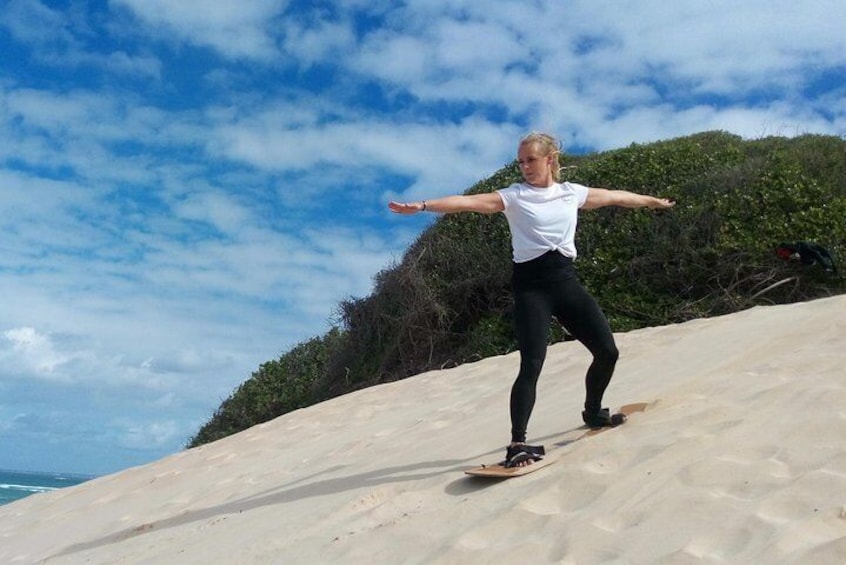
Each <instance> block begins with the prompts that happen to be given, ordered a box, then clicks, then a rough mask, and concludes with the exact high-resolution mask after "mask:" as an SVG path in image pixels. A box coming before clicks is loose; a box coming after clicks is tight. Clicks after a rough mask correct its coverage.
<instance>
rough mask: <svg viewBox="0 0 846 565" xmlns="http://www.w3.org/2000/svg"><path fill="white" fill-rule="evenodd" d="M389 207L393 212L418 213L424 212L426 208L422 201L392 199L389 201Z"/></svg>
mask: <svg viewBox="0 0 846 565" xmlns="http://www.w3.org/2000/svg"><path fill="white" fill-rule="evenodd" d="M388 208H390V209H391V212H394V213H396V214H416V213H417V212H422V211H423V210H424V206H423V203H422V202H411V203H407V202H394V201H393V200H391V201H390V202H388Z"/></svg>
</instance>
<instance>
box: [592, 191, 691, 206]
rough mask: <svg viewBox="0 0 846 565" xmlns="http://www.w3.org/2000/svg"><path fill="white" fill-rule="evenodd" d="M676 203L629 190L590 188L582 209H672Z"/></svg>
mask: <svg viewBox="0 0 846 565" xmlns="http://www.w3.org/2000/svg"><path fill="white" fill-rule="evenodd" d="M675 204H676V203H675V202H673V201H672V200H668V199H667V198H657V197H655V196H649V195H647V194H637V193H635V192H629V191H628V190H609V189H607V188H589V189H588V196H587V200H586V201H585V203H584V205H583V206H582V209H585V210H591V209H594V208H603V207H605V206H621V207H623V208H653V209H663V208H672V207H673V206H675Z"/></svg>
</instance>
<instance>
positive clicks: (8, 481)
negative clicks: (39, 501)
mask: <svg viewBox="0 0 846 565" xmlns="http://www.w3.org/2000/svg"><path fill="white" fill-rule="evenodd" d="M92 478H93V477H87V476H83V475H72V474H67V473H32V472H25V471H4V470H2V469H0V504H8V503H10V502H13V501H15V500H19V499H21V498H24V497H27V496H30V495H32V494H36V493H39V492H49V491H51V490H57V489H60V488H65V487H70V486H73V485H78V484H80V483H84V482H85V481H87V480H89V479H92Z"/></svg>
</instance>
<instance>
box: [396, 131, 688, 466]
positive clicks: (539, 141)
mask: <svg viewBox="0 0 846 565" xmlns="http://www.w3.org/2000/svg"><path fill="white" fill-rule="evenodd" d="M559 153H560V144H559V142H558V141H557V140H556V139H555V138H554V137H552V136H551V135H548V134H544V133H532V134H529V135H528V136H526V137H524V138H523V139H522V140H521V141H520V144H519V146H518V150H517V163H518V165H519V167H520V172H521V174H522V176H523V182H522V183H517V184H512V185H511V186H509V187H507V188H503V189H500V190H497V191H495V192H490V193H484V194H473V195H455V196H446V197H444V198H435V199H431V200H422V201H419V202H410V203H400V202H390V203H389V204H388V207H389V208H390V209H391V210H392V211H393V212H396V213H397V214H416V213H418V212H437V213H442V214H451V213H456V212H480V213H484V214H493V213H495V212H503V213H504V214H505V217H506V219H507V220H508V225H509V228H510V229H511V244H512V250H513V261H514V270H513V274H512V283H513V284H512V287H513V291H514V325H515V334H516V337H517V343H518V346H519V349H520V371H519V373H518V374H517V378H516V380H515V381H514V385H513V387H512V389H511V400H510V410H511V442H510V443H509V445H508V447H507V449H506V459H505V462H506V463H505V464H506V466H508V467H516V466H524V465H530V464H532V463H533V462H534V461H537V460H539V459H541V458H542V456H543V455H544V448H543V446H533V445H527V444H526V429H527V427H528V423H529V418H530V416H531V414H532V409H533V408H534V405H535V396H536V388H537V381H538V377H539V376H540V372H541V368H542V367H543V363H544V359H545V358H546V343H547V339H548V335H549V321H550V318H551V316H555V317H556V318H557V319H558V321H559V322H560V323H561V325H562V326H564V327H565V328H566V329H567V331H568V332H569V333H570V334H572V335H573V336H574V337H575V338H576V339H577V340H578V341H579V342H581V343H582V344H583V345H584V346H585V347H587V349H588V350H589V351H590V352H591V354H592V355H593V360H592V362H591V364H590V366H589V367H588V370H587V375H586V377H585V387H586V391H585V403H584V411H583V412H582V419H583V420H584V422H585V424H587V425H588V426H590V427H593V428H595V427H602V426H612V425H617V424H619V423H622V421H623V420H624V417H623V416H622V415H616V414H615V415H611V414H610V413H609V411H608V409H607V408H605V409H603V408H602V397H603V395H604V394H605V389H606V388H607V387H608V383H609V382H610V381H611V376H612V375H613V373H614V367H615V365H616V363H617V357H618V355H619V353H618V351H617V346H616V344H615V343H614V336H613V334H612V333H611V327H610V326H609V324H608V320H607V318H606V317H605V314H604V313H603V312H602V310H601V309H600V307H599V305H598V304H597V302H596V300H595V299H594V298H593V297H592V296H591V295H590V294H589V293H588V292H587V291H586V290H585V288H584V287H583V286H582V285H581V283H580V282H579V280H578V277H577V276H576V270H575V266H574V263H573V262H574V260H575V259H576V247H575V233H576V224H577V220H578V211H579V210H580V209H581V210H590V209H595V208H602V207H604V206H621V207H624V208H643V207H646V208H653V209H663V208H670V207H672V206H673V205H674V204H675V203H674V202H673V201H671V200H667V199H665V198H656V197H653V196H647V195H643V194H636V193H633V192H628V191H625V190H609V189H605V188H590V187H586V186H583V185H580V184H576V183H571V182H561V179H560V167H559V162H558V157H559Z"/></svg>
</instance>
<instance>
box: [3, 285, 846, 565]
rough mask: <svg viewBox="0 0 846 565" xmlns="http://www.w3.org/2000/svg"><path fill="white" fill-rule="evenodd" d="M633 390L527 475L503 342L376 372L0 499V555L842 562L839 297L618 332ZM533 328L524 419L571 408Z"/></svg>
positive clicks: (576, 369) (611, 396) (843, 373)
mask: <svg viewBox="0 0 846 565" xmlns="http://www.w3.org/2000/svg"><path fill="white" fill-rule="evenodd" d="M618 345H619V346H620V349H621V352H622V357H621V361H620V363H619V365H618V370H617V374H616V376H615V380H614V382H613V383H612V386H611V389H610V390H609V393H608V396H607V400H608V403H609V404H610V405H612V406H616V405H620V404H624V403H629V402H638V401H647V402H649V403H650V406H649V409H648V410H647V411H646V412H644V413H642V414H638V415H637V416H634V417H633V418H632V419H631V420H630V421H629V423H628V424H627V425H625V426H624V427H622V428H618V429H615V430H612V431H609V432H607V433H604V434H601V435H599V436H597V437H594V438H590V439H587V440H584V441H579V442H576V443H574V444H572V445H570V446H568V447H566V448H564V449H566V450H567V453H566V456H565V457H563V458H562V459H561V460H560V461H558V462H557V463H555V464H554V465H551V466H549V467H547V468H546V469H543V470H540V471H538V472H536V473H532V474H530V475H527V476H525V477H521V478H517V479H511V480H507V481H499V482H497V481H490V480H483V479H474V478H470V477H466V476H465V475H464V474H463V472H462V471H463V470H464V469H466V468H467V467H469V466H471V465H473V464H475V463H478V462H482V461H495V460H497V459H498V458H500V457H501V451H502V448H503V446H504V444H505V442H506V440H507V439H508V429H509V423H508V418H507V398H508V391H509V388H510V385H511V382H512V380H513V377H514V375H515V373H516V368H517V363H518V359H517V356H516V355H508V356H505V357H499V358H494V359H487V360H484V361H481V362H479V363H474V364H469V365H465V366H462V367H459V368H456V369H450V370H445V371H435V372H431V373H427V374H424V375H421V376H418V377H415V378H411V379H408V380H405V381H401V382H398V383H392V384H388V385H383V386H379V387H375V388H372V389H368V390H364V391H360V392H357V393H355V394H351V395H348V396H345V397H342V398H338V399H335V400H332V401H329V402H325V403H323V404H320V405H317V406H313V407H311V408H308V409H305V410H301V411H298V412H295V413H292V414H288V415H286V416H283V417H281V418H278V419H277V420H275V421H273V422H269V423H267V424H264V425H261V426H257V427H255V428H253V429H250V430H247V431H245V432H243V433H241V434H238V435H236V436H232V437H230V438H227V439H225V440H222V441H219V442H217V443H215V444H212V445H207V446H204V447H201V448H198V449H194V450H190V451H186V452H182V453H179V454H176V455H174V456H171V457H168V458H165V459H163V460H161V461H158V462H155V463H152V464H149V465H145V466H143V467H139V468H134V469H130V470H127V471H124V472H121V473H118V474H115V475H111V476H108V477H104V478H101V479H98V480H95V481H92V482H89V483H86V484H83V485H80V486H78V487H73V488H69V489H65V490H61V491H57V492H54V493H47V494H43V495H36V496H32V497H29V498H27V499H24V500H22V501H19V502H16V503H14V504H11V505H7V506H3V507H0V563H4V564H5V563H41V562H44V563H51V564H60V563H104V564H105V563H108V564H114V563H127V564H130V563H131V564H138V563H179V564H183V563H286V564H287V563H310V564H313V563H353V564H354V563H368V564H381V563H462V564H463V563H503V562H512V563H513V562H531V563H578V564H582V563H604V562H608V563H612V562H613V563H814V564H827V563H831V564H842V563H846V297H836V298H832V299H826V300H819V301H814V302H810V303H805V304H796V305H790V306H778V307H766V308H763V307H762V308H755V309H752V310H749V311H746V312H741V313H738V314H734V315H731V316H725V317H721V318H714V319H709V320H697V321H693V322H689V323H686V324H680V325H675V326H667V327H661V328H651V329H646V330H640V331H636V332H631V333H628V334H622V335H619V336H618ZM587 363H588V357H587V355H586V353H585V352H584V351H583V350H582V349H581V347H580V346H579V345H578V344H574V343H567V344H559V345H556V346H554V347H552V348H551V349H550V354H549V357H548V361H547V365H546V367H545V369H544V374H543V375H542V377H541V388H540V395H539V401H538V405H537V407H536V409H535V414H534V416H533V420H532V422H531V427H530V430H529V434H530V439H531V440H534V441H537V442H545V443H547V445H549V444H551V443H553V442H554V441H555V438H556V436H560V435H561V434H562V433H564V432H567V431H568V430H573V429H574V428H577V427H578V426H580V424H581V420H580V410H581V402H582V397H583V389H582V386H583V385H582V377H583V373H584V369H585V367H586V365H587Z"/></svg>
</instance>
